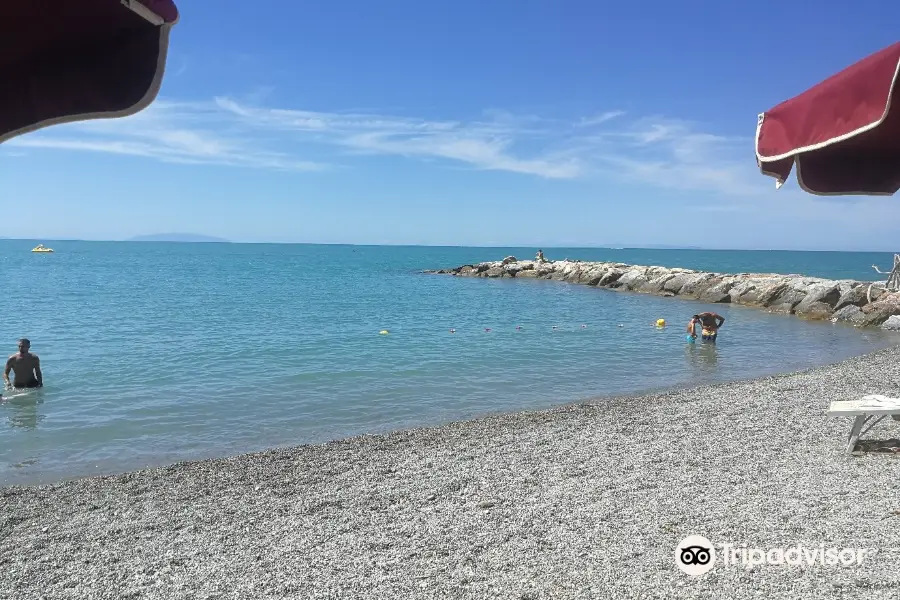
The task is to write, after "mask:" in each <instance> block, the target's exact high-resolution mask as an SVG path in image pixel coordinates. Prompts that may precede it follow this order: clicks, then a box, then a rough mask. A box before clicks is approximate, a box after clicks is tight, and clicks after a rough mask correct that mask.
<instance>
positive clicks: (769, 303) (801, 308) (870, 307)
mask: <svg viewBox="0 0 900 600" xmlns="http://www.w3.org/2000/svg"><path fill="white" fill-rule="evenodd" d="M424 273H426V274H433V275H452V276H454V277H484V278H490V279H495V278H516V279H549V280H554V281H564V282H567V283H574V284H582V285H587V286H591V287H597V288H602V289H608V290H615V291H627V292H635V293H642V294H651V295H655V296H663V297H666V296H677V297H679V298H684V299H688V300H699V301H702V302H706V303H711V304H738V305H743V306H748V307H754V308H762V309H764V310H767V311H769V312H774V313H781V314H792V315H796V316H798V317H801V318H805V319H810V320H830V321H832V322H843V323H848V324H852V325H854V326H857V327H881V328H883V329H890V330H900V292H889V291H886V290H885V289H884V288H883V287H881V288H879V287H876V286H871V284H872V282H869V281H866V282H863V281H856V280H851V279H840V280H838V279H824V278H821V277H806V276H803V275H796V274H793V275H781V274H777V273H734V274H728V273H717V272H709V271H697V270H694V269H681V268H669V267H659V266H643V265H629V264H625V263H619V262H584V261H579V260H575V261H573V260H569V259H566V260H558V261H547V262H536V261H534V260H522V261H520V260H518V259H516V257H514V256H508V257H506V258H504V259H503V260H500V261H490V262H481V263H474V264H467V265H461V266H458V267H455V268H452V269H437V270H432V269H429V270H425V271H424ZM870 300H871V301H870Z"/></svg>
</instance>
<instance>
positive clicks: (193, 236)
mask: <svg viewBox="0 0 900 600" xmlns="http://www.w3.org/2000/svg"><path fill="white" fill-rule="evenodd" d="M125 241H126V242H195V243H197V242H218V243H226V244H230V243H231V242H230V241H228V240H226V239H223V238H217V237H212V236H209V235H200V234H199V233H153V234H150V235H139V236H135V237H133V238H130V239H128V240H125Z"/></svg>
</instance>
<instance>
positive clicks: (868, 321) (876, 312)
mask: <svg viewBox="0 0 900 600" xmlns="http://www.w3.org/2000/svg"><path fill="white" fill-rule="evenodd" d="M862 311H863V313H864V314H865V315H866V316H865V317H864V318H863V321H862V323H861V325H862V326H864V327H871V326H874V325H881V324H882V323H884V322H885V321H887V320H888V319H889V318H890V317H892V316H894V315H900V294H884V295H883V296H882V297H881V298H879V299H878V300H877V301H876V302H873V303H871V304H866V305H865V306H864V307H863V308H862Z"/></svg>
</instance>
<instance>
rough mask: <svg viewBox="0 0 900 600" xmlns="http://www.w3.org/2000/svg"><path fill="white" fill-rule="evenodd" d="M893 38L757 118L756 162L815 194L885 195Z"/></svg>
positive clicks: (894, 112) (895, 181)
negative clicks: (794, 178)
mask: <svg viewBox="0 0 900 600" xmlns="http://www.w3.org/2000/svg"><path fill="white" fill-rule="evenodd" d="M898 75H900V42H897V43H895V44H892V45H891V46H888V47H887V48H885V49H883V50H881V51H879V52H877V53H875V54H872V55H870V56H868V57H866V58H864V59H862V60H860V61H859V62H857V63H856V64H854V65H851V66H850V67H847V68H846V69H844V70H843V71H841V72H839V73H837V74H835V75H833V76H831V77H829V78H828V79H826V80H825V81H823V82H821V83H819V84H818V85H816V86H814V87H812V88H810V89H808V90H807V91H805V92H803V93H802V94H800V95H799V96H796V97H794V98H791V99H790V100H787V101H785V102H782V103H781V104H779V105H778V106H776V107H775V108H773V109H772V110H770V111H768V112H765V113H763V114H761V115H760V116H759V122H758V124H757V129H756V160H757V164H758V165H759V168H760V170H761V171H762V172H763V174H765V175H769V176H771V177H775V178H776V180H777V183H776V185H777V187H781V185H782V184H784V182H785V181H786V180H787V178H788V176H789V175H790V174H791V168H792V167H793V165H794V164H796V165H797V182H798V183H799V184H800V187H801V188H803V189H804V190H805V191H807V192H810V193H812V194H817V195H823V196H824V195H866V196H875V195H891V194H894V193H896V192H897V190H898V189H900V100H896V99H895V97H896V96H897V95H900V89H898V88H900V85H898V83H897V79H898Z"/></svg>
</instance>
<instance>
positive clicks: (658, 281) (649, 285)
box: [635, 273, 676, 294]
mask: <svg viewBox="0 0 900 600" xmlns="http://www.w3.org/2000/svg"><path fill="white" fill-rule="evenodd" d="M674 277H676V275H675V274H674V273H663V274H661V275H657V276H656V277H654V278H653V279H651V280H649V281H645V282H644V283H642V284H641V285H640V286H638V287H637V288H635V291H638V292H641V293H644V294H659V293H660V292H662V291H663V289H664V288H665V285H666V282H667V281H669V280H671V279H673V278H674Z"/></svg>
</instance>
